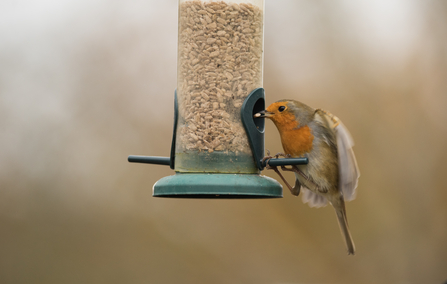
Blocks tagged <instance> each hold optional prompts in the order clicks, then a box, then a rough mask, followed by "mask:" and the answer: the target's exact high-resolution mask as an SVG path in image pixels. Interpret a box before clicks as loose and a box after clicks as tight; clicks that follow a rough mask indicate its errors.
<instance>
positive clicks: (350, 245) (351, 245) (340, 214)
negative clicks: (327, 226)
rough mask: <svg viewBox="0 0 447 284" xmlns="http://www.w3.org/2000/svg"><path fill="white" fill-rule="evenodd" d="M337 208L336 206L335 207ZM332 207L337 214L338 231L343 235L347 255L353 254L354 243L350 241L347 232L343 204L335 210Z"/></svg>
mask: <svg viewBox="0 0 447 284" xmlns="http://www.w3.org/2000/svg"><path fill="white" fill-rule="evenodd" d="M337 207H338V206H337ZM337 207H335V206H334V209H335V213H336V214H337V219H338V224H339V225H340V231H341V234H342V235H343V237H344V239H345V242H346V247H347V248H348V254H352V255H354V254H355V245H354V241H353V240H352V236H351V233H350V231H349V227H348V219H347V218H346V210H345V206H344V202H342V206H340V207H339V208H337Z"/></svg>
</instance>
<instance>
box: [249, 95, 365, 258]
mask: <svg viewBox="0 0 447 284" xmlns="http://www.w3.org/2000/svg"><path fill="white" fill-rule="evenodd" d="M254 117H255V118H256V117H257V118H268V119H270V120H272V121H273V123H274V124H275V125H276V127H277V128H278V131H279V134H280V136H281V142H282V146H283V149H284V153H279V154H277V155H276V157H278V156H286V157H294V158H297V157H307V158H308V159H309V163H308V164H307V165H298V166H292V167H291V168H286V167H281V168H282V170H284V171H293V172H294V173H295V177H296V179H295V186H294V187H291V186H290V185H289V184H288V183H287V181H286V180H285V178H284V177H283V176H282V174H281V173H280V172H279V171H278V170H277V168H276V167H270V166H269V167H268V168H271V169H274V170H275V171H276V172H277V173H278V174H279V176H280V177H281V179H282V180H283V181H284V183H285V184H286V186H287V187H288V188H289V189H290V192H291V193H292V194H293V195H296V196H298V195H299V194H300V191H301V190H302V191H303V194H302V199H303V202H304V203H308V204H309V206H310V207H317V208H318V207H323V206H326V205H327V203H328V202H329V203H330V204H331V205H332V206H333V207H334V209H335V213H336V214H337V219H338V223H339V225H340V229H341V232H342V235H343V237H344V239H345V241H346V246H347V248H348V254H352V255H353V254H354V253H355V246H354V242H353V240H352V237H351V233H350V232H349V227H348V220H347V218H346V209H345V201H351V200H353V199H354V198H355V194H356V192H355V191H356V188H357V183H358V178H359V176H360V172H359V170H358V167H357V162H356V159H355V156H354V152H353V151H352V147H353V146H354V142H353V140H352V137H351V135H350V134H349V132H348V130H347V129H346V127H345V126H344V125H343V123H342V122H341V121H340V120H339V119H338V118H337V117H336V116H334V115H333V114H331V113H329V112H327V111H324V110H322V109H314V108H311V107H309V106H307V105H305V104H303V103H301V102H298V101H294V100H281V101H277V102H275V103H273V104H271V105H270V106H269V107H268V108H267V109H266V110H264V111H261V112H259V113H257V114H255V115H254ZM268 155H269V156H268V157H265V158H264V159H267V160H269V159H271V158H272V157H271V156H270V154H269V153H268ZM267 163H268V161H267Z"/></svg>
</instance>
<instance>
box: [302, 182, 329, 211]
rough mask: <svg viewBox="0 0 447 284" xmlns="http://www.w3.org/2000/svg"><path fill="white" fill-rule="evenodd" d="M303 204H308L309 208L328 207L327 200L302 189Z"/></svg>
mask: <svg viewBox="0 0 447 284" xmlns="http://www.w3.org/2000/svg"><path fill="white" fill-rule="evenodd" d="M301 192H302V193H303V194H302V196H303V197H302V199H303V203H308V204H309V207H315V208H320V207H324V206H326V205H327V199H326V198H325V197H324V196H322V195H319V194H317V193H315V192H312V191H310V190H309V189H307V188H304V187H303V188H301Z"/></svg>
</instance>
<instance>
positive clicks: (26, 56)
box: [0, 0, 447, 284]
mask: <svg viewBox="0 0 447 284" xmlns="http://www.w3.org/2000/svg"><path fill="white" fill-rule="evenodd" d="M265 6H266V17H265V64H264V70H265V76H264V88H265V89H266V95H267V104H270V103H272V102H274V101H276V100H278V99H283V98H291V99H296V100H300V101H303V102H305V103H307V104H309V105H311V106H313V107H317V108H323V109H327V110H330V111H331V112H332V113H334V114H336V115H337V116H338V117H339V118H340V119H342V120H343V122H344V124H345V125H346V126H347V127H348V128H349V130H350V131H351V134H352V135H353V137H354V139H355V141H356V146H355V148H354V150H355V153H356V156H357V160H358V164H359V167H360V171H361V174H362V175H361V178H360V181H359V188H358V195H357V199H356V200H355V201H353V202H350V203H348V204H347V212H348V219H349V224H350V227H351V232H352V235H353V237H354V241H355V243H356V246H357V254H356V256H354V257H348V256H347V255H346V251H345V246H344V243H343V240H342V238H341V235H340V232H339V228H338V225H337V222H336V217H335V214H334V212H333V209H332V208H330V207H326V208H322V209H312V208H309V207H308V206H307V205H306V204H302V202H301V198H296V197H293V196H292V195H291V194H290V193H289V192H288V190H287V189H286V190H285V191H284V198H282V199H278V200H176V199H159V198H153V197H152V196H151V194H152V192H151V191H152V185H153V184H154V183H155V182H156V181H157V180H158V179H160V178H162V177H164V176H167V175H171V174H173V172H172V171H171V170H170V169H169V167H163V166H153V165H142V164H130V163H128V162H127V156H128V155H131V154H134V155H159V156H168V155H169V151H170V143H171V133H172V129H171V128H172V124H173V95H174V89H175V88H176V57H177V53H176V52H177V20H178V19H177V8H178V3H177V1H176V0H169V1H168V0H166V1H157V0H145V1H141V0H140V1H138V0H135V1H123V0H116V1H105V0H89V1H74V0H59V1H56V0H40V1H30V0H22V1H8V0H2V1H0V279H1V280H0V282H1V283H275V284H286V283H287V284H292V283H303V284H311V283H312V284H317V283H337V284H338V283H367V284H368V283H443V282H444V281H446V280H447V269H446V268H447V223H446V220H447V219H446V216H447V207H446V206H445V204H446V203H445V199H446V198H447V190H446V184H447V173H446V166H445V161H446V160H447V150H446V145H447V123H446V122H447V111H446V107H447V79H446V78H447V52H446V50H447V2H445V1H408V0H377V1H368V2H365V1H362V2H360V1H354V0H345V1H343V0H337V1H332V0H325V1H323V0H319V1H314V0H302V1H297V0H275V1H270V0H266V5H265ZM266 132H267V138H266V148H268V149H270V150H271V151H272V152H273V153H276V152H279V151H281V150H282V148H281V144H280V141H279V136H278V134H277V131H276V128H275V127H274V125H273V124H272V123H271V122H269V121H268V122H267V128H266ZM263 174H266V175H268V176H271V177H274V178H277V177H276V176H275V175H274V174H273V173H272V172H267V171H264V172H263ZM287 177H288V178H289V179H290V180H291V181H292V180H293V177H292V175H287Z"/></svg>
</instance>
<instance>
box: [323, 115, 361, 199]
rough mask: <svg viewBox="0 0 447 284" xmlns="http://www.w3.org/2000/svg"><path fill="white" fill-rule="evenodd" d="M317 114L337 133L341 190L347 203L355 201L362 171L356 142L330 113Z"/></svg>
mask: <svg viewBox="0 0 447 284" xmlns="http://www.w3.org/2000/svg"><path fill="white" fill-rule="evenodd" d="M316 114H319V115H320V117H322V118H324V120H325V122H326V125H327V126H329V127H330V128H331V129H333V131H334V132H335V136H336V138H337V150H338V163H339V189H340V190H341V192H342V193H343V197H344V199H345V200H346V201H351V200H353V199H355V196H356V188H357V184H358V179H359V177H360V171H359V169H358V166H357V161H356V159H355V155H354V151H353V150H352V147H353V146H354V140H353V139H352V137H351V134H350V133H349V131H348V129H347V128H346V126H344V124H343V123H342V122H341V121H340V119H338V117H336V116H335V115H333V114H331V113H330V112H327V111H324V110H320V109H319V110H317V111H316Z"/></svg>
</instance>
